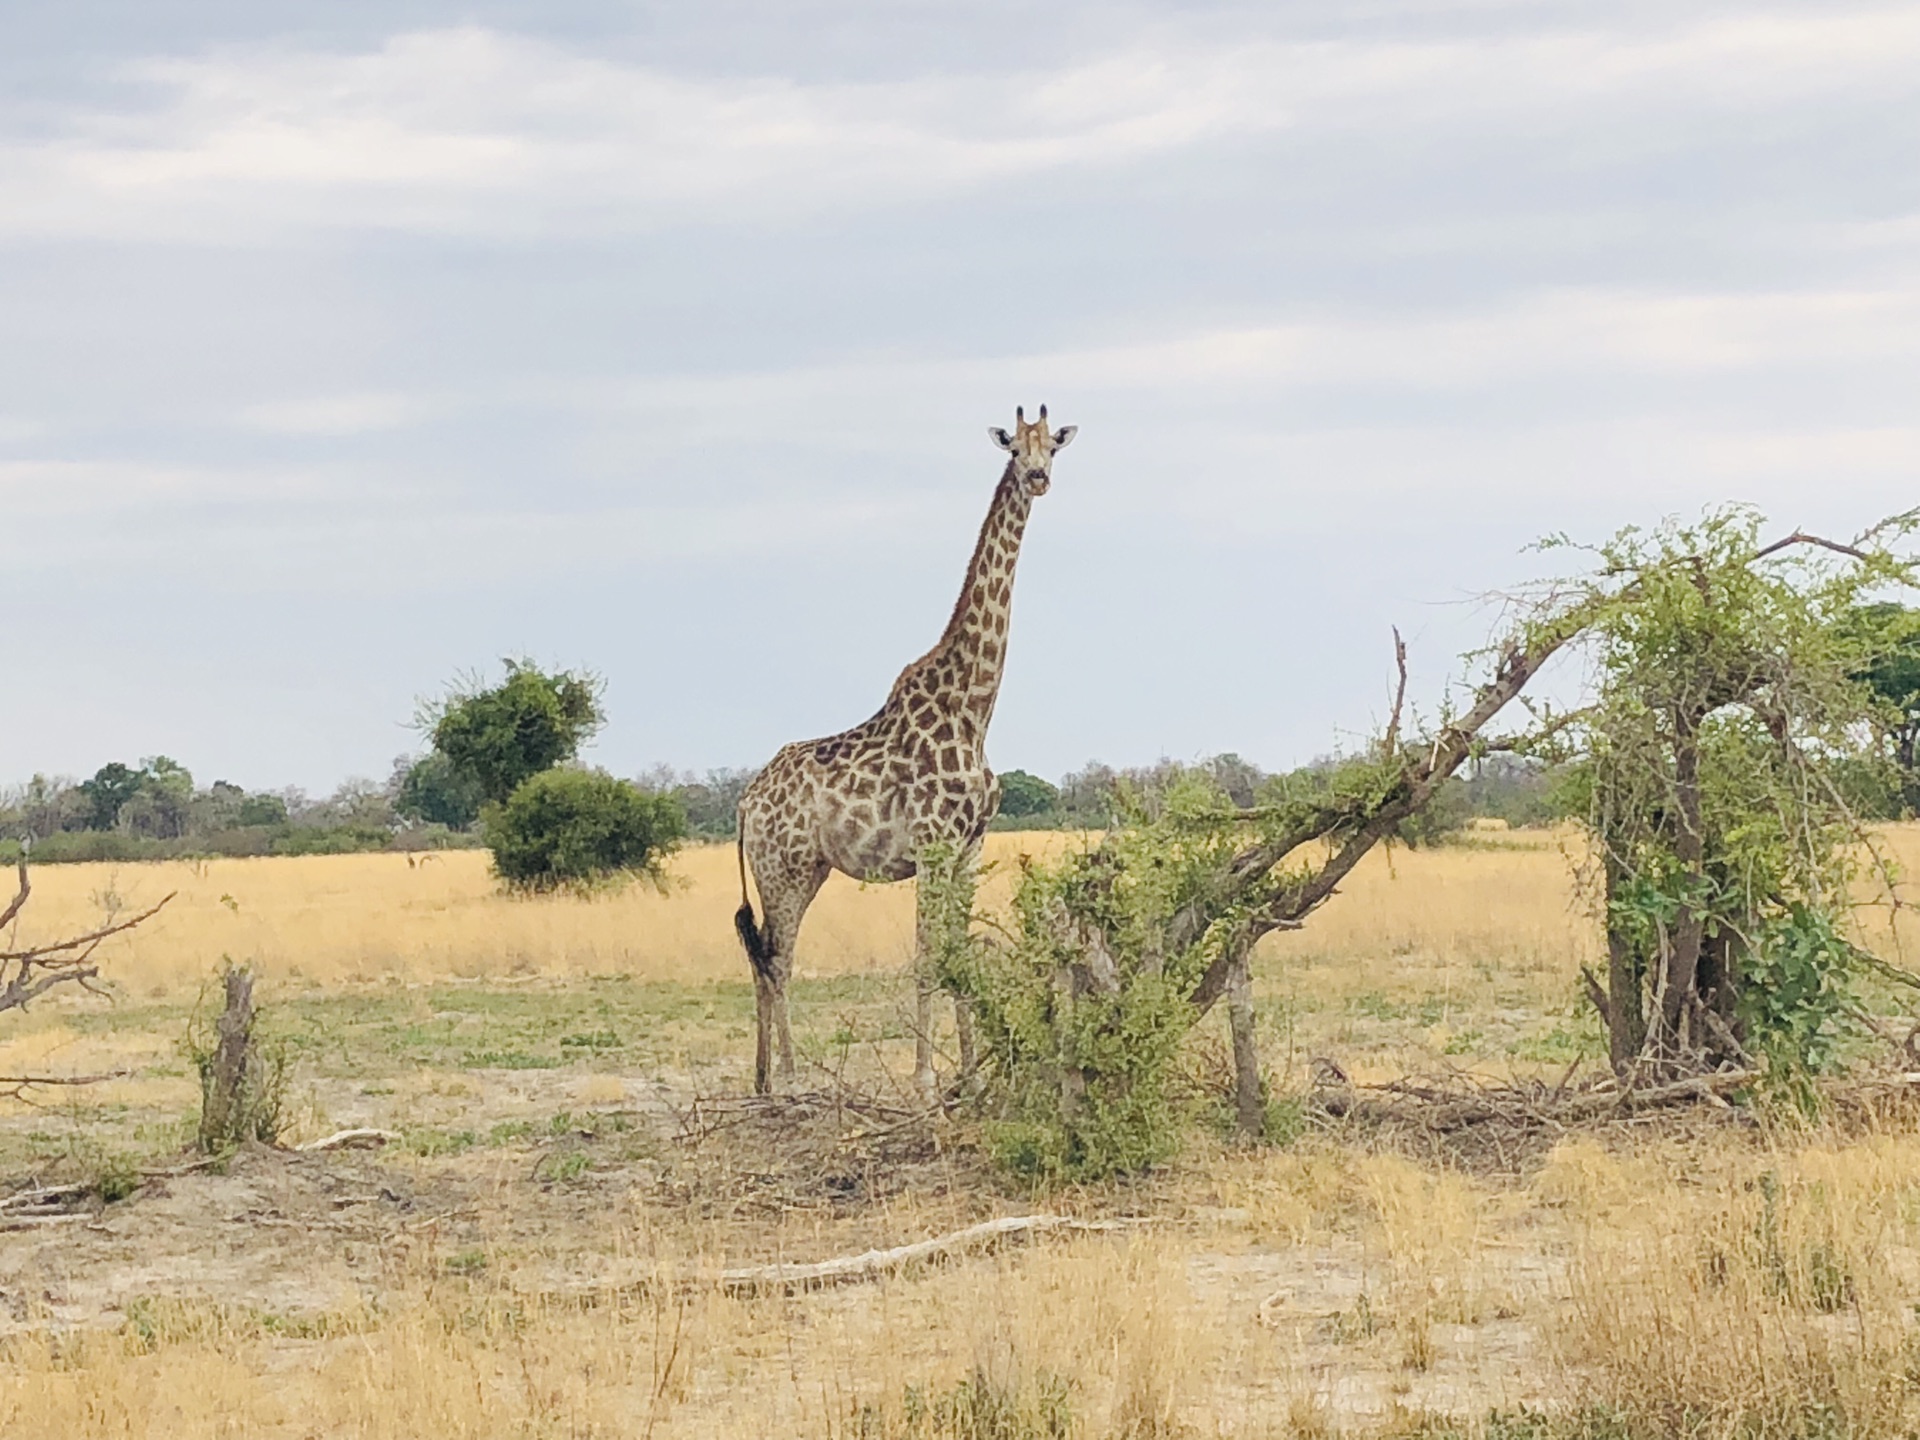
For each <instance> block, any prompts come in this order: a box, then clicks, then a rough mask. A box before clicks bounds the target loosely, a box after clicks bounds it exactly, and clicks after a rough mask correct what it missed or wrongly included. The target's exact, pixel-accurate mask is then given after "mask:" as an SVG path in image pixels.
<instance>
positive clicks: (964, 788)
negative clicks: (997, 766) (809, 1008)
mask: <svg viewBox="0 0 1920 1440" xmlns="http://www.w3.org/2000/svg"><path fill="white" fill-rule="evenodd" d="M1046 414H1047V412H1046V407H1045V406H1042V407H1041V410H1040V419H1039V421H1038V422H1037V423H1035V424H1033V425H1028V424H1027V423H1026V420H1025V417H1024V415H1021V416H1020V417H1019V418H1018V419H1017V420H1016V431H1015V434H1014V435H1011V436H1009V435H1008V434H1007V432H1006V431H1004V430H995V431H992V432H990V433H991V434H992V435H993V436H994V439H995V441H996V443H998V444H1000V445H1001V446H1002V447H1003V448H1005V449H1007V450H1008V451H1009V452H1010V455H1009V459H1008V461H1007V466H1006V469H1005V471H1004V472H1003V473H1002V475H1001V477H1000V484H999V486H998V487H997V488H996V489H995V491H994V496H993V504H992V505H991V506H990V507H989V509H988V511H987V518H986V521H985V523H984V524H983V525H982V526H981V527H980V538H979V541H978V543H977V544H976V545H975V546H974V552H973V558H972V560H971V561H970V562H969V563H968V566H967V576H966V581H965V583H964V584H963V585H962V587H961V591H960V598H959V600H958V601H957V602H956V603H955V605H954V609H953V615H952V618H951V619H949V620H948V622H947V628H946V630H945V631H944V632H942V634H941V636H940V639H939V641H938V642H937V643H936V644H935V645H934V647H933V649H931V650H929V651H928V652H927V653H926V654H925V655H923V656H921V657H920V658H919V659H918V660H916V661H914V662H913V663H912V664H911V665H908V666H907V668H906V669H904V670H902V671H901V672H900V676H899V678H898V679H897V680H895V681H894V683H893V689H892V690H891V691H890V692H889V693H888V695H887V701H886V704H884V705H882V706H881V707H880V709H879V710H878V711H877V712H876V713H875V714H874V715H873V716H872V718H870V719H868V720H865V721H863V722H862V723H860V724H858V725H856V726H854V727H853V728H852V729H850V730H844V731H842V732H840V733H839V734H838V735H829V736H826V737H824V738H822V739H819V740H805V741H801V742H799V743H797V744H792V745H787V746H784V747H783V748H782V749H781V750H780V752H779V753H778V754H776V755H775V756H774V757H773V759H772V760H771V761H770V762H768V764H767V767H766V768H765V769H764V770H762V771H761V772H760V774H759V775H758V776H757V777H756V778H755V779H754V781H753V783H752V784H751V785H749V786H748V787H747V789H746V792H745V793H744V794H743V795H742V796H741V799H740V811H739V819H740V842H739V845H740V865H741V874H740V884H741V908H740V913H739V915H738V916H737V917H736V923H737V924H738V926H739V929H740V935H741V939H742V941H743V942H744V943H745V945H746V948H747V955H748V958H749V960H750V961H751V962H752V964H753V968H754V985H755V993H756V999H757V1001H758V1012H759V1014H758V1020H759V1025H758V1039H757V1045H756V1054H755V1063H754V1085H755V1088H756V1089H759V1090H762V1091H764V1090H765V1089H766V1088H767V1086H768V1080H769V1065H770V1061H771V1049H772V1042H773V1039H774V1038H775V1033H776V1032H777V1036H778V1040H779V1048H780V1068H781V1072H782V1074H783V1075H788V1076H791V1075H792V1073H793V1040H792V1035H791V1033H790V1030H789V1026H788V1021H787V1000H786V988H787V980H788V978H789V976H790V975H791V973H792V968H793V946H794V941H795V939H796V938H797V937H798V935H799V933H800V922H801V920H802V919H803V918H804V917H805V915H806V912H807V907H808V906H810V905H811V904H812V903H813V898H814V896H815V895H817V894H819V892H820V887H821V886H822V885H823V884H825V883H826V879H827V876H828V875H829V874H830V873H832V872H833V871H835V870H839V871H841V872H842V873H843V874H846V875H850V876H852V877H853V878H854V879H856V880H863V881H891V880H905V879H909V878H910V877H912V876H913V875H914V874H916V873H917V871H918V869H919V865H920V857H921V855H922V854H923V853H924V852H925V851H926V849H927V847H928V846H930V845H938V846H940V847H942V850H943V853H947V854H951V855H952V856H954V857H955V863H957V864H961V865H965V866H967V867H969V868H970V867H971V866H972V865H973V864H974V862H975V860H976V859H977V857H978V855H979V850H980V842H981V838H982V837H983V836H984V835H985V834H986V830H987V825H988V823H989V822H990V821H991V820H992V819H993V816H994V813H995V812H996V811H997V810H998V809H999V805H1000V785H999V782H998V781H997V780H996V779H995V778H994V775H993V771H992V770H991V769H990V768H989V767H988V765H987V759H986V739H987V727H988V725H989V723H990V722H991V721H992V719H993V708H994V703H995V701H996V700H997V699H998V698H999V693H1000V676H1001V673H1002V670H1003V668H1004V666H1005V662H1006V647H1007V630H1008V622H1009V617H1010V614H1011V608H1012V602H1013V576H1014V567H1015V565H1016V563H1017V562H1018V560H1019V555H1020V541H1021V539H1022V537H1023V536H1024V534H1025V532H1026V524H1027V517H1028V514H1029V512H1030V511H1031V509H1032V505H1033V501H1034V498H1035V497H1036V496H1038V495H1043V494H1045V493H1046V490H1047V487H1048V485H1049V484H1050V483H1051V466H1052V459H1053V455H1054V453H1055V452H1056V451H1058V450H1059V449H1061V448H1062V447H1063V446H1065V445H1066V444H1067V442H1068V441H1070V440H1071V439H1072V438H1073V434H1074V428H1073V427H1071V426H1068V427H1066V428H1064V429H1062V430H1060V431H1058V432H1056V433H1049V432H1048V430H1047V428H1046ZM749 867H751V869H752V871H753V877H754V880H755V881H756V882H757V884H758V887H759V890H760V902H761V911H762V915H761V920H760V922H759V923H758V924H756V922H755V920H754V915H753V909H752V905H751V902H750V900H749V898H748V896H747V884H746V882H747V870H748V868H749ZM927 924H928V921H927V916H926V914H925V910H924V907H923V908H922V913H921V916H920V924H919V926H918V936H917V949H918V951H919V957H918V958H919V964H917V966H916V969H917V971H918V972H919V976H920V989H921V1002H920V1034H919V1036H918V1037H917V1040H916V1061H915V1077H916V1079H917V1081H918V1082H919V1083H920V1085H921V1086H922V1088H923V1089H925V1090H931V1088H932V1083H933V1067H932V1046H931V1040H930V1038H929V1035H928V1029H929V1018H930V995H931V984H930V981H929V978H928V976H927V975H926V967H925V960H926V953H927V949H928V942H929V936H928V933H927ZM959 1019H960V1042H961V1068H962V1070H963V1071H964V1070H966V1069H969V1068H970V1067H971V1060H972V1055H971V1051H972V1036H971V1026H970V1025H969V1023H968V1016H967V1013H966V1011H965V1008H964V1006H963V1007H962V1008H961V1010H960V1015H959Z"/></svg>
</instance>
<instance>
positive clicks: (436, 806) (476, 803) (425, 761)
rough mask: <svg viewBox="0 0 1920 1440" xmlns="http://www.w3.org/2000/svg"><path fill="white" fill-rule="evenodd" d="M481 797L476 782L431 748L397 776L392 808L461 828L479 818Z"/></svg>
mask: <svg viewBox="0 0 1920 1440" xmlns="http://www.w3.org/2000/svg"><path fill="white" fill-rule="evenodd" d="M485 799H486V796H485V794H484V793H482V791H481V789H480V782H479V781H477V780H475V779H474V778H473V777H472V776H471V775H468V774H466V773H464V772H462V771H461V770H459V769H458V768H456V767H455V765H454V763H453V761H451V760H449V759H448V758H447V757H446V756H445V755H443V754H441V753H440V752H439V751H438V750H435V751H434V752H433V753H432V754H430V755H425V756H422V757H421V758H420V759H418V760H416V761H414V762H413V764H411V765H409V766H408V767H407V769H406V771H405V773H403V774H402V775H401V777H400V784H399V786H398V787H397V790H396V793H395V795H394V798H393V808H394V810H395V811H396V812H398V813H399V814H400V815H402V816H403V817H405V818H406V819H408V820H414V821H421V822H424V823H426V824H429V825H445V826H446V827H447V828H448V829H450V830H464V829H466V828H467V827H468V826H469V825H471V824H473V822H474V821H475V820H477V819H479V818H480V806H481V804H482V803H483V802H484V801H485Z"/></svg>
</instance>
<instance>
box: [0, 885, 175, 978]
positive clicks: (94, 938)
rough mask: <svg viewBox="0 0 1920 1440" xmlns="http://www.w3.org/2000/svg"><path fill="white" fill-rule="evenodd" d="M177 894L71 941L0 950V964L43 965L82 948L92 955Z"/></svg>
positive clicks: (142, 922)
mask: <svg viewBox="0 0 1920 1440" xmlns="http://www.w3.org/2000/svg"><path fill="white" fill-rule="evenodd" d="M179 893H180V892H179V891H177V890H176V891H173V892H172V893H170V894H168V895H165V896H163V897H162V898H161V900H160V902H159V903H158V904H157V905H152V906H149V907H148V908H147V909H145V910H142V911H141V912H140V913H139V914H138V915H136V916H134V917H133V918H132V919H131V920H122V921H120V922H119V923H118V924H116V925H108V926H106V927H104V928H103V929H99V930H95V931H93V932H92V933H91V934H88V935H76V936H74V938H73V939H71V940H61V941H58V942H56V943H54V944H52V945H38V946H35V947H33V948H32V949H29V950H0V963H4V962H6V961H9V960H26V961H31V962H32V963H34V964H43V963H45V961H46V959H47V957H48V956H50V955H61V954H66V953H68V952H70V951H74V950H80V949H82V948H84V949H85V950H86V951H87V954H91V953H93V950H94V949H96V948H97V947H98V946H99V944H100V942H101V941H102V940H108V939H111V938H112V937H113V936H115V935H120V934H124V933H125V932H126V931H128V930H131V929H133V928H134V926H136V925H144V924H145V923H146V922H147V921H149V920H151V919H152V918H153V917H154V916H156V915H158V914H159V913H160V912H161V911H162V910H164V909H165V908H166V905H167V901H169V900H171V899H173V897H174V895H177V894H179ZM85 958H86V956H85V955H82V956H81V957H80V959H82V960H84V959H85Z"/></svg>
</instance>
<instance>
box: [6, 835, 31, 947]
mask: <svg viewBox="0 0 1920 1440" xmlns="http://www.w3.org/2000/svg"><path fill="white" fill-rule="evenodd" d="M32 893H33V886H32V885H31V884H29V883H28V881H27V857H26V854H25V852H22V853H21V856H20V893H19V894H18V895H15V896H14V897H13V903H12V904H10V905H8V906H7V908H6V909H5V910H4V911H0V930H4V929H6V928H7V926H9V925H11V924H12V923H13V917H14V916H16V915H18V914H19V913H20V907H21V906H22V905H25V904H26V903H27V896H28V895H30V894H32Z"/></svg>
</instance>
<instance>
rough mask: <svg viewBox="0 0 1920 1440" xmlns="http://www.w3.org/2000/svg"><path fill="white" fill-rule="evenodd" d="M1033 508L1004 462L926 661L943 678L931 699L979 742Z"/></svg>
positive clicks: (995, 691) (1000, 668)
mask: <svg viewBox="0 0 1920 1440" xmlns="http://www.w3.org/2000/svg"><path fill="white" fill-rule="evenodd" d="M1032 508H1033V497H1032V496H1030V495H1028V494H1027V493H1026V491H1025V489H1024V488H1022V486H1021V485H1020V482H1019V481H1018V480H1017V479H1016V478H1015V476H1014V467H1013V464H1012V462H1011V461H1009V462H1008V464H1007V468H1006V471H1005V472H1004V473H1003V474H1002V475H1001V477H1000V486H999V488H998V489H997V490H995V491H994V492H993V504H992V505H990V506H989V507H988V508H987V518H986V520H985V521H984V522H983V523H982V524H981V526H980V538H979V540H978V541H976V542H975V544H974V547H973V558H972V559H971V560H969V561H968V562H967V578H966V580H965V581H964V582H963V583H962V584H961V586H960V598H959V599H958V600H957V601H955V602H954V607H953V616H952V618H951V619H949V620H948V621H947V628H946V630H945V631H944V632H943V633H942V634H941V636H940V640H939V643H938V644H936V645H935V646H934V647H933V649H932V651H931V652H929V654H928V656H927V659H928V660H929V661H932V662H933V665H932V669H933V670H935V671H936V672H939V673H943V674H944V675H945V676H946V677H947V681H948V683H947V687H946V693H945V694H944V695H941V696H937V697H936V698H937V699H939V700H941V701H942V702H944V703H943V708H945V709H947V710H949V711H950V712H951V713H953V714H955V715H957V716H959V717H960V718H961V719H962V720H963V722H964V723H963V726H962V730H963V733H967V734H969V735H970V738H972V739H973V741H974V743H975V744H976V745H981V744H984V743H985V740H986V733H987V722H988V721H989V720H991V719H992V718H993V706H994V702H995V701H996V700H997V699H998V698H999V696H1000V676H1001V674H1002V673H1003V672H1004V670H1005V668H1006V662H1007V628H1008V621H1009V617H1010V616H1011V614H1012V612H1013V571H1014V566H1015V565H1016V564H1017V563H1018V562H1019V559H1020V541H1021V539H1022V537H1023V536H1024V535H1025V534H1026V529H1027V515H1028V513H1029V512H1030V511H1031V510H1032Z"/></svg>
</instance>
